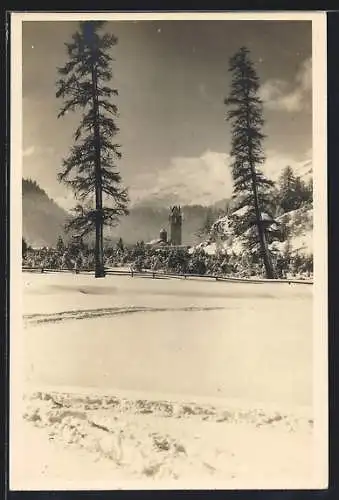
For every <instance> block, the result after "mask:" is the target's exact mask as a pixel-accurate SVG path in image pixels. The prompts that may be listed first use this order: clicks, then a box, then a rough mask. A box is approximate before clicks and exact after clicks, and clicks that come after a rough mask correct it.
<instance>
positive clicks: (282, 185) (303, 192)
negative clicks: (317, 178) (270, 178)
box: [279, 166, 313, 212]
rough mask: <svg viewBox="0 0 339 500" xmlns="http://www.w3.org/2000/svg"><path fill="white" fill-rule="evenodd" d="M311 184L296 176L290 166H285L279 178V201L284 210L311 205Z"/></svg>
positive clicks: (288, 210)
mask: <svg viewBox="0 0 339 500" xmlns="http://www.w3.org/2000/svg"><path fill="white" fill-rule="evenodd" d="M312 198H313V184H312V181H310V182H309V183H306V182H304V181H303V180H302V179H301V178H300V177H298V176H296V175H295V174H294V172H293V170H292V168H291V167H289V166H288V167H286V168H285V169H284V170H283V172H282V174H281V176H280V178H279V203H280V206H281V208H282V209H283V210H284V212H290V211H291V210H296V209H298V208H300V207H301V206H302V205H303V204H307V205H312Z"/></svg>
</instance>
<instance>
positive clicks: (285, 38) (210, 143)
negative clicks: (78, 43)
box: [22, 20, 312, 207]
mask: <svg viewBox="0 0 339 500" xmlns="http://www.w3.org/2000/svg"><path fill="white" fill-rule="evenodd" d="M76 28H77V23H75V22H71V21H70V22H64V21H63V22H61V21H38V22H33V21H25V22H24V23H23V33H22V36H23V174H24V176H25V177H30V178H32V179H35V180H37V181H38V182H39V184H40V185H41V187H43V188H44V189H45V190H46V191H47V193H48V194H49V195H50V196H51V197H53V198H54V199H55V200H57V201H58V203H60V204H61V205H63V206H65V207H69V206H70V205H71V204H72V195H71V193H68V192H67V191H65V188H64V186H62V185H60V184H59V183H58V182H57V180H56V176H57V173H58V171H59V169H60V164H61V161H62V157H63V156H66V155H67V153H68V150H69V147H70V145H71V144H72V133H73V131H74V129H75V127H76V125H77V120H78V117H77V116H76V115H72V114H69V115H67V117H66V118H63V119H59V120H58V119H57V113H58V109H59V107H60V106H61V104H62V103H61V102H60V101H59V100H57V99H56V97H55V81H56V78H57V71H56V68H57V67H58V66H61V65H63V64H64V63H65V61H66V59H67V58H66V52H65V46H64V42H66V41H69V39H70V37H71V34H72V33H73V32H74V31H75V30H76ZM311 30H312V27H311V23H310V22H309V21H305V22H302V21H301V22H300V21H291V22H286V21H235V20H234V21H224V20H223V21H139V22H132V21H116V22H109V23H107V25H106V31H111V32H112V33H114V34H115V35H116V36H117V37H118V45H117V46H116V47H115V48H114V49H113V55H114V58H115V62H114V66H113V72H114V82H113V84H114V86H115V87H116V88H117V89H118V90H119V96H118V98H117V100H116V103H117V104H118V107H119V113H120V116H119V119H118V125H119V127H120V130H121V132H120V134H119V142H120V144H121V145H122V153H123V159H122V160H121V161H120V162H119V167H120V170H121V173H122V176H123V179H124V182H125V184H126V185H127V186H128V187H129V189H130V196H131V200H132V201H137V200H140V199H143V198H145V197H146V198H150V197H156V196H164V197H166V196H167V195H168V194H169V193H171V195H173V196H174V195H176V196H177V199H178V201H180V202H182V203H190V202H195V203H199V202H200V203H209V202H213V201H217V200H219V199H222V198H225V197H227V196H229V195H230V192H231V189H232V183H231V176H230V169H229V167H228V165H229V157H228V153H229V148H230V129H229V125H228V124H227V123H226V122H225V111H226V109H225V106H224V104H223V100H224V98H225V97H226V96H227V94H228V91H229V84H230V74H229V73H228V61H229V57H230V56H231V55H232V54H233V53H234V52H235V51H236V50H238V49H239V48H240V46H242V45H246V46H247V47H248V48H249V49H250V51H251V54H252V59H253V61H254V62H255V64H256V68H257V71H258V74H259V76H260V79H261V83H262V88H261V96H262V98H263V100H264V103H265V108H264V110H265V120H266V125H265V133H266V134H267V139H266V141H265V151H266V155H267V164H266V165H265V169H266V171H267V172H268V173H269V175H270V176H271V177H276V176H277V175H278V174H279V172H280V171H281V169H282V168H283V167H284V166H286V165H287V164H296V163H298V162H303V161H305V160H307V159H309V158H311V147H312V113H311V95H312V92H311V53H312V31H311Z"/></svg>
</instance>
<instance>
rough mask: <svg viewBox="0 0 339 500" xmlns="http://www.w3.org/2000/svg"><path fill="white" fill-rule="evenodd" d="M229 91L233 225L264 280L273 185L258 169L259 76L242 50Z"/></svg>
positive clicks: (233, 62)
mask: <svg viewBox="0 0 339 500" xmlns="http://www.w3.org/2000/svg"><path fill="white" fill-rule="evenodd" d="M229 71H230V72H231V74H232V82H231V89H230V93H229V96H228V98H226V99H225V101H224V102H225V105H226V106H227V107H228V111H227V114H226V120H227V121H229V122H230V123H231V128H232V141H231V142H232V146H231V153H230V154H231V158H232V164H231V168H232V177H233V198H234V201H235V206H236V207H237V209H241V210H239V212H238V214H240V215H239V216H238V217H237V218H236V219H237V225H238V229H239V232H241V234H245V235H247V239H248V245H249V246H250V248H251V250H252V251H253V250H254V247H257V248H258V249H259V253H260V255H261V256H262V259H263V264H264V267H265V273H266V277H267V278H269V279H272V278H274V277H275V273H274V268H273V264H272V259H271V255H270V252H269V248H268V244H267V237H266V231H265V226H264V224H263V217H262V214H263V210H265V208H267V207H269V206H270V205H271V201H272V200H271V190H272V188H273V185H274V184H273V182H272V181H271V180H269V179H267V178H266V177H265V175H264V173H263V172H262V169H261V166H262V164H263V163H264V161H265V156H264V152H263V146H262V143H263V140H264V138H265V136H264V134H263V132H262V128H263V125H264V119H263V109H262V108H263V106H262V101H261V99H260V97H259V88H260V83H259V77H258V75H257V73H256V71H255V68H254V65H253V63H252V61H251V59H250V53H249V50H248V49H247V48H246V47H242V48H241V49H240V50H239V51H238V52H236V53H235V54H234V55H233V56H232V57H231V58H230V63H229Z"/></svg>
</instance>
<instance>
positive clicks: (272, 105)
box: [260, 58, 312, 113]
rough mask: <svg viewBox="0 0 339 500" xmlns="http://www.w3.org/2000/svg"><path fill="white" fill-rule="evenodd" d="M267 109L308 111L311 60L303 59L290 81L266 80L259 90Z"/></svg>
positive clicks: (310, 88)
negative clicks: (292, 79)
mask: <svg viewBox="0 0 339 500" xmlns="http://www.w3.org/2000/svg"><path fill="white" fill-rule="evenodd" d="M260 94H261V98H262V100H263V102H264V105H265V106H266V108H267V109H270V110H273V111H285V112H288V113H298V112H301V111H305V110H306V111H309V110H310V109H311V102H312V60H311V58H308V59H305V60H304V61H303V63H302V64H301V65H300V67H299V70H298V72H297V74H296V76H295V79H294V81H293V82H292V84H291V83H289V82H287V81H285V80H279V79H270V80H267V81H266V82H265V83H264V84H263V85H262V87H261V90H260Z"/></svg>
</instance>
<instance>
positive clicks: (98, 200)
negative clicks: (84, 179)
mask: <svg viewBox="0 0 339 500" xmlns="http://www.w3.org/2000/svg"><path fill="white" fill-rule="evenodd" d="M92 99H93V111H94V144H95V210H96V218H95V277H96V278H104V277H105V268H104V255H103V217H102V208H103V207H102V177H101V148H100V128H99V105H98V94H97V72H96V67H95V64H93V65H92Z"/></svg>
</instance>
